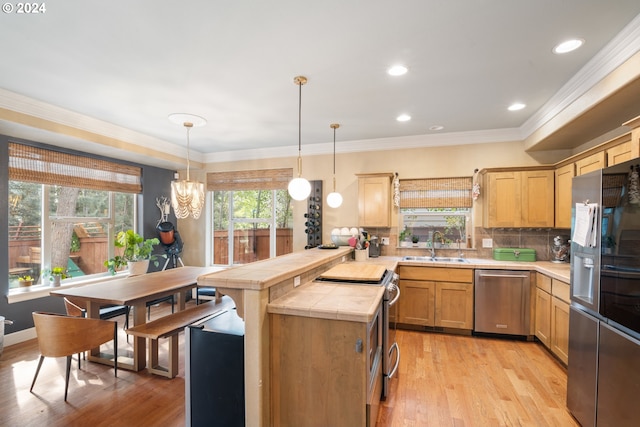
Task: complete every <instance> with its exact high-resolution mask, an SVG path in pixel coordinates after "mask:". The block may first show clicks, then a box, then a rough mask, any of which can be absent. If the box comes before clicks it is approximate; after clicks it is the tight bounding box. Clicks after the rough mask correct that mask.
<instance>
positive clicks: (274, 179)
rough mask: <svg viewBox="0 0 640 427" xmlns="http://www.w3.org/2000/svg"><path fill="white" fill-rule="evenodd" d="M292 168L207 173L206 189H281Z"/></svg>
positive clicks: (286, 183)
mask: <svg viewBox="0 0 640 427" xmlns="http://www.w3.org/2000/svg"><path fill="white" fill-rule="evenodd" d="M292 177H293V169H291V168H288V169H286V168H285V169H262V170H247V171H233V172H210V173H208V174H207V191H234V190H235V191H238V190H281V189H285V188H287V185H288V184H289V181H291V178H292Z"/></svg>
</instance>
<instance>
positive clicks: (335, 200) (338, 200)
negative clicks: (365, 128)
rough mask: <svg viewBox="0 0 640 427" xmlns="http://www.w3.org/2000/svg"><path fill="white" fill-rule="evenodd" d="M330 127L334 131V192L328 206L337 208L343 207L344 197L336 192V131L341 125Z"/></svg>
mask: <svg viewBox="0 0 640 427" xmlns="http://www.w3.org/2000/svg"><path fill="white" fill-rule="evenodd" d="M329 127H330V128H331V129H333V192H331V193H329V195H328V196H327V204H328V205H329V207H332V208H337V207H340V205H342V195H341V194H340V193H338V192H337V191H336V129H338V128H339V127H340V124H338V123H332V124H330V125H329Z"/></svg>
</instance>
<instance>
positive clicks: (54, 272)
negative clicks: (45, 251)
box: [49, 267, 71, 280]
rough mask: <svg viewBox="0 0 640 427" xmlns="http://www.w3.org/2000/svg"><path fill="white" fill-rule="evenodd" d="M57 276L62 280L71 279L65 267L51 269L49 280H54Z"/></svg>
mask: <svg viewBox="0 0 640 427" xmlns="http://www.w3.org/2000/svg"><path fill="white" fill-rule="evenodd" d="M55 276H59V277H60V279H66V278H68V277H71V275H70V274H69V272H68V271H67V269H66V268H64V267H53V268H52V269H51V274H50V276H49V280H53V279H54V277H55Z"/></svg>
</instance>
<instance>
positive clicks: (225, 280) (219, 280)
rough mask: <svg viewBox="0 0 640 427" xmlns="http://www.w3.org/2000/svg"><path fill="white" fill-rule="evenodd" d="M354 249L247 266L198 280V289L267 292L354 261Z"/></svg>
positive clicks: (307, 253) (304, 254)
mask: <svg viewBox="0 0 640 427" xmlns="http://www.w3.org/2000/svg"><path fill="white" fill-rule="evenodd" d="M351 252H353V248H351V247H349V246H339V247H338V248H337V249H310V250H304V251H298V252H293V253H290V254H286V255H281V256H278V257H276V258H269V259H264V260H262V261H256V262H252V263H249V264H243V265H239V266H235V267H232V268H228V269H226V270H221V271H217V272H215V273H211V274H207V275H203V276H200V277H198V286H212V287H222V288H228V289H250V290H262V289H267V288H269V287H271V286H273V285H275V284H277V283H279V282H282V281H283V280H286V279H288V278H291V277H294V276H299V275H302V274H303V273H306V272H308V271H309V270H313V269H314V268H317V267H319V266H321V265H323V264H326V263H328V262H331V261H332V260H336V259H338V258H340V257H344V258H345V259H351Z"/></svg>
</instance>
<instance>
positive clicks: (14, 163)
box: [9, 142, 142, 193]
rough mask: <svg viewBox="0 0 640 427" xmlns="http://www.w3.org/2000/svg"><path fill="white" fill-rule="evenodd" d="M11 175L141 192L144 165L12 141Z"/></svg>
mask: <svg viewBox="0 0 640 427" xmlns="http://www.w3.org/2000/svg"><path fill="white" fill-rule="evenodd" d="M9 179H11V180H16V181H26V182H36V183H40V184H48V185H61V186H65V187H77V188H89V189H94V190H105V191H118V192H126V193H141V192H142V168H140V167H136V166H129V165H123V164H120V163H115V162H111V161H108V160H101V159H94V158H91V157H87V156H80V155H77V154H70V153H62V152H59V151H54V150H48V149H45V148H39V147H32V146H30V145H24V144H18V143H15V142H9Z"/></svg>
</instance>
